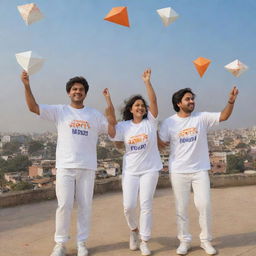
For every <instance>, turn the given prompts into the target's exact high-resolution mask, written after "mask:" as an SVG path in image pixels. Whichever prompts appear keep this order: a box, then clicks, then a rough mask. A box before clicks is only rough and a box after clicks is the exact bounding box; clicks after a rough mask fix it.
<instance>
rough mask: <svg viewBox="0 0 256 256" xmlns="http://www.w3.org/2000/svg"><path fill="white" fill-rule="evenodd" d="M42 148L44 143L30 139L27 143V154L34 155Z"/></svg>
mask: <svg viewBox="0 0 256 256" xmlns="http://www.w3.org/2000/svg"><path fill="white" fill-rule="evenodd" d="M43 149H44V144H43V143H42V142H41V141H37V140H32V141H30V142H29V143H28V153H29V154H32V155H36V154H38V153H39V152H40V151H41V150H43Z"/></svg>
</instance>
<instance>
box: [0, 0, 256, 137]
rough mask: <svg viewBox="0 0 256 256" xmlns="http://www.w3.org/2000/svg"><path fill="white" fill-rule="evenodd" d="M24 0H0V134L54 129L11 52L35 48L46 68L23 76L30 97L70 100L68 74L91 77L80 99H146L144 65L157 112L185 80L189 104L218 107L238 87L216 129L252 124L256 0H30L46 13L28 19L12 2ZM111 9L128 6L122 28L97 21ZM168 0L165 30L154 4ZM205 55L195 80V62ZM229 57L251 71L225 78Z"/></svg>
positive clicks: (100, 104) (97, 102)
mask: <svg viewBox="0 0 256 256" xmlns="http://www.w3.org/2000/svg"><path fill="white" fill-rule="evenodd" d="M26 3H28V1H21V0H12V1H9V0H0V21H1V22H0V55H1V60H0V70H1V94H0V107H1V122H0V132H44V131H54V126H53V125H52V124H50V123H48V122H45V121H40V120H38V119H37V118H36V116H35V115H33V114H32V113H30V112H29V111H28V109H27V106H26V104H25V98H24V90H23V85H22V83H21V81H20V73H21V68H20V66H19V65H18V64H17V62H16V59H15V54H16V53H19V52H23V51H27V50H32V51H35V52H36V53H37V54H39V55H40V56H42V57H43V58H45V64H44V67H43V68H42V69H41V70H40V71H39V72H38V73H37V74H35V75H32V76H31V77H30V81H31V88H32V91H33V93H34V96H35V98H36V100H37V102H38V103H45V104H65V103H67V104H68V103H69V99H68V96H67V95H66V91H65V84H66V82H67V80H68V79H69V78H71V77H73V76H76V75H82V76H84V77H86V79H87V80H88V82H89V84H90V90H89V93H88V97H87V98H86V101H85V105H86V106H91V107H94V108H97V109H99V110H100V111H104V107H105V102H104V98H103V96H102V90H103V89H104V88H105V87H108V88H109V89H110V92H111V94H112V100H113V103H114V105H115V107H116V110H117V113H119V109H120V107H121V105H122V103H123V101H124V99H126V98H127V97H129V96H130V95H132V94H142V95H144V96H146V91H145V88H144V84H143V82H142V79H141V74H142V72H143V70H144V69H145V68H147V67H150V68H151V69H152V84H153V85H154V88H155V91H156V93H157V97H158V103H159V112H160V114H159V119H160V120H163V119H164V118H166V117H167V116H169V115H171V114H173V113H174V112H173V109H172V106H171V95H172V94H173V92H175V91H176V90H178V89H180V88H184V87H190V88H192V89H193V91H194V92H195V93H196V94H197V98H196V110H198V111H221V110H222V109H223V108H224V106H225V104H226V102H227V99H228V94H229V91H230V90H231V88H232V86H233V85H234V84H236V85H237V86H238V88H239V91H240V93H239V95H238V99H237V102H236V106H235V109H234V113H233V115H232V117H231V118H230V119H229V120H228V121H227V122H225V124H222V125H221V127H229V128H241V127H251V126H253V125H255V124H256V118H255V117H254V109H255V94H256V86H255V85H254V83H255V77H256V73H255V70H256V65H255V57H256V53H255V45H256V35H255V31H256V22H255V15H256V2H255V1H253V0H225V1H224V0H214V1H212V0H194V1H191V0H175V1H174V0H173V1H167V0H137V1H135V0H127V1H121V0H73V1H67V0H51V1H50V0H36V1H35V3H36V4H37V5H38V7H39V8H40V9H41V11H42V12H43V14H44V16H45V17H44V19H43V20H41V21H39V22H37V23H35V24H32V25H30V26H26V25H25V23H24V21H23V20H22V18H21V17H20V14H19V13H18V11H17V7H16V6H17V5H22V4H26ZM115 6H127V7H128V13H129V19H130V25H131V27H130V28H126V27H122V26H119V25H116V24H113V23H110V22H107V21H104V20H103V18H104V17H105V16H106V14H107V13H108V12H109V11H110V9H111V8H112V7H115ZM169 6H171V7H172V8H173V9H174V10H175V11H176V12H177V13H178V14H179V15H180V17H179V19H177V20H176V21H175V22H174V23H173V24H171V25H170V26H169V27H164V26H163V24H162V22H161V19H160V17H159V16H158V14H157V13H156V10H157V9H160V8H164V7H169ZM199 56H202V57H205V58H208V59H210V60H211V61H212V63H211V64H210V66H209V68H208V70H207V71H206V73H205V75H204V76H203V78H200V77H199V75H198V73H197V72H196V70H195V68H194V65H193V63H192V61H193V60H195V59H196V58H198V57H199ZM235 59H239V60H241V61H242V62H243V63H245V64H246V65H247V66H249V69H248V71H247V72H246V73H244V74H243V75H242V76H241V77H239V78H236V77H233V76H232V75H231V74H230V73H229V72H227V71H226V70H225V69H224V66H225V65H226V64H228V63H230V62H232V61H233V60H235Z"/></svg>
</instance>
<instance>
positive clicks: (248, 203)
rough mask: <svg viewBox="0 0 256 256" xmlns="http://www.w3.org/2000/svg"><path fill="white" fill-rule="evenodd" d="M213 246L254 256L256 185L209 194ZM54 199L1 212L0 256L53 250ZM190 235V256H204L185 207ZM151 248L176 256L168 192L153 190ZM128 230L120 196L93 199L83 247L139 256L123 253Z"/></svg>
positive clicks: (236, 255) (71, 254) (43, 254)
mask: <svg viewBox="0 0 256 256" xmlns="http://www.w3.org/2000/svg"><path fill="white" fill-rule="evenodd" d="M212 208H213V211H212V212H213V234H214V240H213V245H214V246H216V247H217V249H218V251H219V255H221V256H241V255H242V256H255V255H256V186H245V187H232V188H221V189H212ZM55 209H56V200H51V201H44V202H40V203H34V204H29V205H21V206H15V207H11V208H4V209H0V256H35V255H36V256H48V255H50V253H51V250H52V247H53V246H54V242H53V234H54V222H55V220H54V219H55ZM75 215H76V209H75V210H74V212H73V216H72V226H71V240H70V241H69V242H68V243H67V249H68V256H76V249H75V226H76V225H75ZM190 216H191V220H190V224H191V233H192V235H193V243H192V246H193V247H192V250H191V251H190V253H189V254H188V255H189V256H201V255H206V254H205V253H204V251H203V250H202V249H201V248H200V247H199V239H198V234H199V231H200V230H199V225H198V215H197V211H196V209H195V207H194V205H193V204H192V203H191V207H190ZM153 218H154V225H153V230H152V239H151V241H150V248H151V250H152V252H153V255H154V256H167V255H170V256H171V255H176V253H175V250H176V247H177V245H178V240H177V239H176V223H175V208H174V198H173V194H172V192H171V190H170V189H158V190H157V192H156V196H155V200H154V211H153ZM128 236H129V230H128V228H127V225H126V222H125V219H124V216H123V209H122V194H121V192H116V193H106V194H104V195H96V196H95V198H94V202H93V216H92V230H91V235H90V238H89V240H88V242H87V246H88V248H89V251H90V255H92V256H101V255H111V256H120V255H122V256H139V255H141V254H140V252H139V251H135V252H133V251H129V249H128Z"/></svg>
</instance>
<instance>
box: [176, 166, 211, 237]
mask: <svg viewBox="0 0 256 256" xmlns="http://www.w3.org/2000/svg"><path fill="white" fill-rule="evenodd" d="M171 181H172V188H173V192H174V196H175V204H176V216H177V228H178V239H179V240H180V241H182V242H190V241H191V239H192V236H191V234H190V233H189V218H188V203H189V197H190V192H191V186H192V188H193V192H194V203H195V206H196V208H197V210H198V212H199V225H200V228H201V233H200V240H201V241H202V242H203V241H211V239H212V236H211V202H210V179H209V174H208V171H199V172H195V173H171Z"/></svg>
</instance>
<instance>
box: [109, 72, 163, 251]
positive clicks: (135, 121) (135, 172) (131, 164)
mask: <svg viewBox="0 0 256 256" xmlns="http://www.w3.org/2000/svg"><path fill="white" fill-rule="evenodd" d="M150 77H151V70H150V69H147V70H145V71H144V73H143V75H142V79H143V81H144V83H145V86H146V91H147V95H148V98H149V106H148V105H147V103H146V101H145V100H144V98H143V97H142V96H141V95H135V96H132V97H131V98H129V99H128V100H127V101H125V107H124V108H123V110H122V117H123V121H121V122H118V124H117V125H116V135H115V137H114V139H113V140H114V141H123V142H124V145H125V154H124V157H123V172H122V188H123V206H124V214H125V217H126V220H127V223H128V226H129V228H130V245H129V246H130V249H131V250H137V249H138V248H140V250H141V254H142V255H150V254H151V252H150V250H149V247H148V243H147V242H148V240H149V239H150V237H151V226H152V201H153V196H154V193H155V189H156V185H157V181H158V176H159V171H160V170H161V169H162V162H161V158H160V154H159V151H158V147H157V125H158V121H157V116H158V107H157V99H156V95H155V92H154V89H153V87H152V85H151V82H150ZM138 197H139V199H140V221H139V224H138V221H137V216H136V207H137V201H138ZM139 235H140V238H141V243H140V245H139Z"/></svg>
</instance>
